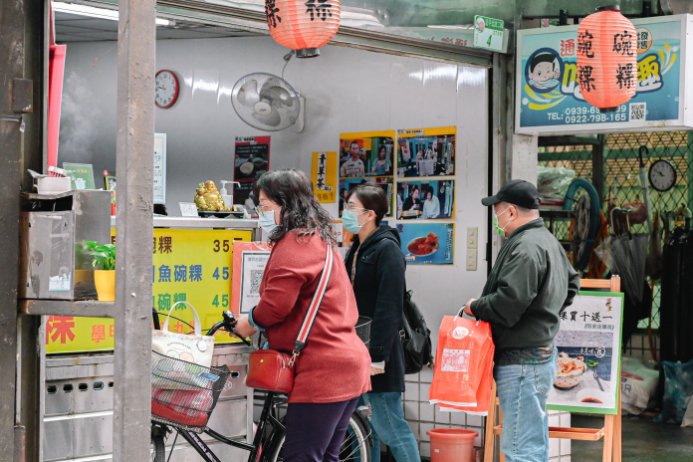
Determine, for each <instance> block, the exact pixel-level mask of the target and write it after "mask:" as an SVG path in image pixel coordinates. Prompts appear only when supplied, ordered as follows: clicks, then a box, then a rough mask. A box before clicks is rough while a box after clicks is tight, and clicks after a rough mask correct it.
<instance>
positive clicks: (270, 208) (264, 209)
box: [255, 204, 279, 215]
mask: <svg viewBox="0 0 693 462" xmlns="http://www.w3.org/2000/svg"><path fill="white" fill-rule="evenodd" d="M277 208H279V207H278V206H274V205H262V204H260V205H258V206H257V207H255V212H257V214H258V215H262V214H263V213H264V212H273V211H274V210H276V209H277Z"/></svg>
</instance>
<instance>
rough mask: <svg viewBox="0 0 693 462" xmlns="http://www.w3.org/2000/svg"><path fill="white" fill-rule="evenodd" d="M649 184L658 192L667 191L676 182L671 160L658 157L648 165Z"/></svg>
mask: <svg viewBox="0 0 693 462" xmlns="http://www.w3.org/2000/svg"><path fill="white" fill-rule="evenodd" d="M648 177H649V179H650V184H651V185H652V187H653V188H654V189H656V190H657V191H659V192H665V191H669V190H670V189H671V188H673V187H674V185H675V184H676V169H675V168H674V166H673V165H671V162H669V161H667V160H664V159H659V160H658V161H656V162H655V163H654V164H652V165H651V166H650V172H649V174H648Z"/></svg>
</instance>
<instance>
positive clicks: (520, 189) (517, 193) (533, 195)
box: [481, 180, 539, 209]
mask: <svg viewBox="0 0 693 462" xmlns="http://www.w3.org/2000/svg"><path fill="white" fill-rule="evenodd" d="M499 202H507V203H508V204H513V205H518V206H520V207H523V208H525V209H538V208H539V192H538V191H537V188H536V186H534V185H533V184H532V183H530V182H529V181H525V180H510V181H508V182H507V183H505V184H504V185H503V187H502V188H500V190H499V191H498V192H497V193H496V194H494V195H493V196H489V197H484V198H483V199H481V203H482V204H483V205H485V206H487V207H488V206H489V205H496V204H498V203H499Z"/></svg>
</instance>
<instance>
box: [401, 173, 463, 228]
mask: <svg viewBox="0 0 693 462" xmlns="http://www.w3.org/2000/svg"><path fill="white" fill-rule="evenodd" d="M395 201H396V202H397V212H396V214H395V218H397V219H398V220H412V219H417V220H441V219H451V218H454V213H455V207H454V204H455V180H423V181H399V182H398V183H397V191H396V195H395Z"/></svg>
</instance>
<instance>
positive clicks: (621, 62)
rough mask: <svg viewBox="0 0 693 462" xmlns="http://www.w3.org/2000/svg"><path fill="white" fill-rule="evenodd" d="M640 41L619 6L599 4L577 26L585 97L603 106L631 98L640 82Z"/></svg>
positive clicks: (603, 108) (578, 60)
mask: <svg viewBox="0 0 693 462" xmlns="http://www.w3.org/2000/svg"><path fill="white" fill-rule="evenodd" d="M637 59H638V42H637V33H636V30H635V27H634V26H633V23H631V22H630V21H629V20H628V18H626V17H625V16H623V15H622V14H621V12H620V8H619V7H618V6H607V7H603V8H599V11H598V12H597V13H594V14H591V15H589V16H587V17H586V18H585V19H584V20H583V21H582V22H581V23H580V27H579V28H578V41H577V65H578V83H579V85H580V91H581V93H582V96H583V97H584V98H585V100H586V101H587V102H588V103H590V104H591V105H592V106H596V107H598V108H599V109H601V110H605V111H608V110H615V109H616V108H617V107H618V106H620V105H621V104H624V103H626V102H628V101H629V100H630V99H631V98H632V97H633V96H634V95H635V90H636V88H637V86H638V61H637Z"/></svg>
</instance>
